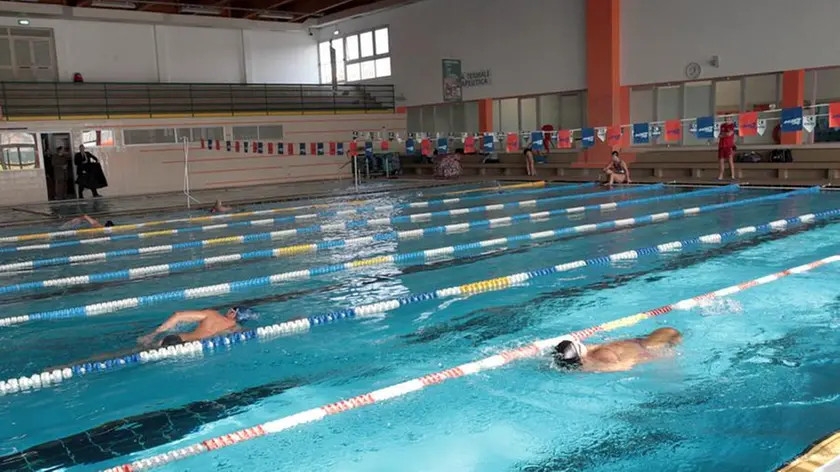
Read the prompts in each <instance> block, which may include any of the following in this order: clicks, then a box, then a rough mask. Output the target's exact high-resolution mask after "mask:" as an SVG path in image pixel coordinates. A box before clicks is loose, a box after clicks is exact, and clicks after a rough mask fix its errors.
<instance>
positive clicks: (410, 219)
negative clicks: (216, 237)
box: [0, 184, 664, 254]
mask: <svg viewBox="0 0 840 472" xmlns="http://www.w3.org/2000/svg"><path fill="white" fill-rule="evenodd" d="M586 185H589V184H586ZM662 187H664V184H653V185H642V186H636V187H629V188H623V189H619V190H618V191H619V192H622V193H633V192H646V191H651V190H656V189H659V188H662ZM613 192H615V190H613ZM598 193H600V194H605V193H607V192H598ZM598 193H590V194H586V193H585V194H576V195H564V196H560V197H550V198H541V199H533V200H522V201H517V202H508V203H497V204H492V205H481V206H476V207H465V208H453V209H451V210H441V211H433V212H427V213H415V214H412V215H401V216H392V217H386V218H370V219H357V220H348V221H342V222H339V223H335V224H331V225H324V226H325V227H333V226H335V227H336V228H343V227H344V226H343V225H348V227H359V226H381V225H392V224H401V223H414V222H418V221H429V220H430V219H432V218H435V217H453V216H459V215H466V214H469V213H485V212H492V211H500V210H508V209H511V208H526V207H535V206H538V205H545V204H549V203H556V202H559V201H563V200H573V199H581V198H589V197H590V196H592V197H593V198H595V196H597V194H598ZM402 205H406V208H409V207H410V206H411V205H415V204H414V203H405V204H403V203H400V204H395V205H384V206H379V207H372V208H373V209H374V210H376V211H379V210H382V211H385V210H391V209H394V208H395V207H401V206H402ZM412 208H420V207H412ZM368 211H371V210H369V209H367V207H363V208H351V209H349V210H337V211H336V210H331V211H322V212H318V213H306V214H302V215H290V216H281V217H276V218H265V219H261V220H247V221H236V222H233V223H218V224H213V225H204V226H187V227H183V228H170V229H159V230H156V231H146V232H142V233H132V234H118V235H113V236H100V237H98V238H91V239H69V240H64V241H55V242H48V243H41V244H29V245H25V246H9V247H3V248H0V254H2V253H16V252H24V251H44V250H49V249H59V248H65V247H73V246H83V245H88V244H101V243H112V242H116V241H135V240H139V239H148V238H154V237H160V236H175V235H180V234H189V233H205V232H208V231H215V230H218V229H231V228H251V227H255V226H276V225H280V224H286V223H298V222H301V221H306V220H315V219H319V218H329V217H334V216H348V215H362V214H364V213H366V212H368Z"/></svg>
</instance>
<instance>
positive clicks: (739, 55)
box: [621, 0, 840, 85]
mask: <svg viewBox="0 0 840 472" xmlns="http://www.w3.org/2000/svg"><path fill="white" fill-rule="evenodd" d="M837 18H840V2H838V1H837V0H808V1H807V2H792V1H790V0H738V1H732V0H705V1H674V0H622V6H621V36H622V61H621V62H622V71H621V72H622V73H621V81H622V84H623V85H639V84H649V83H660V82H668V81H681V80H686V77H685V74H684V70H685V66H686V65H687V64H688V63H690V62H697V63H699V64H701V66H703V72H702V75H701V78H711V77H725V76H733V75H747V74H760V73H766V72H777V71H782V70H789V69H800V68H812V67H825V66H832V65H840V48H838V47H837V39H836V33H835V31H834V30H835V29H836V23H837ZM714 55H717V56H720V67H719V68H713V67H711V66H709V65H707V61H708V60H709V59H710V58H711V57H712V56H714Z"/></svg>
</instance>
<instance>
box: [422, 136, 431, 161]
mask: <svg viewBox="0 0 840 472" xmlns="http://www.w3.org/2000/svg"><path fill="white" fill-rule="evenodd" d="M420 151H421V153H422V154H423V155H424V156H426V157H431V156H432V141H431V140H430V139H428V138H426V139H424V140H423V141H420Z"/></svg>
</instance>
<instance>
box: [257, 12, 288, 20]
mask: <svg viewBox="0 0 840 472" xmlns="http://www.w3.org/2000/svg"><path fill="white" fill-rule="evenodd" d="M260 18H264V19H266V20H294V19H295V15H292V14H291V13H263V14H261V15H260Z"/></svg>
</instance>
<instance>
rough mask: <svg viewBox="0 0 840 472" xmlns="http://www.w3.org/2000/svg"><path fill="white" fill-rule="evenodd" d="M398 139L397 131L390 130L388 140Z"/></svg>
mask: <svg viewBox="0 0 840 472" xmlns="http://www.w3.org/2000/svg"><path fill="white" fill-rule="evenodd" d="M395 139H397V133H395V132H393V131H388V141H393V140H395Z"/></svg>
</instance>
